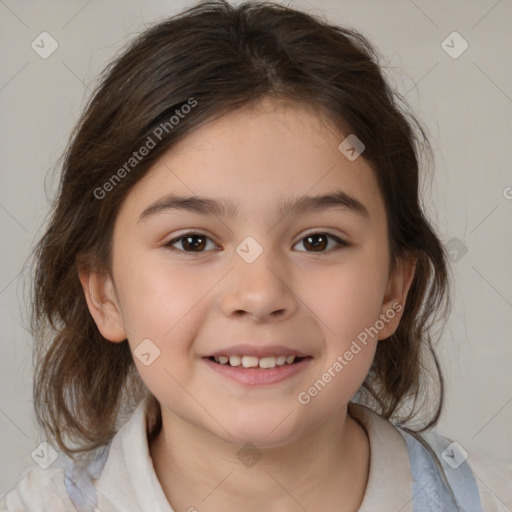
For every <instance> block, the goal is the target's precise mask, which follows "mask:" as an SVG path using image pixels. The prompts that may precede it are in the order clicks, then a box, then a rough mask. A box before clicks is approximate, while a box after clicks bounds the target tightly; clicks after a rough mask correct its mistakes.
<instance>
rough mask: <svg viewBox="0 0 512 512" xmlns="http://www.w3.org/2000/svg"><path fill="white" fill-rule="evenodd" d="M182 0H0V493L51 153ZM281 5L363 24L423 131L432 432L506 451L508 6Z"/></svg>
mask: <svg viewBox="0 0 512 512" xmlns="http://www.w3.org/2000/svg"><path fill="white" fill-rule="evenodd" d="M193 4H195V2H191V1H163V0H152V1H144V2H142V1H135V0H130V1H127V0H122V1H121V0H110V1H108V2H106V1H104V2H102V1H100V0H91V1H82V0H80V1H78V0H73V1H69V0H68V1H64V0H62V1H56V0H47V1H43V2H41V1H37V2H36V1H28V0H27V1H14V0H0V40H1V48H2V60H1V62H2V64H1V69H0V108H1V113H2V115H1V120H0V130H1V132H0V144H1V157H2V158H1V165H2V167H1V173H0V180H1V181H0V233H1V241H0V247H1V252H0V322H1V326H2V335H1V336H2V338H1V358H0V379H1V387H0V433H1V438H0V461H2V464H1V465H0V496H3V495H4V493H6V492H7V491H8V490H9V489H10V488H11V487H12V486H13V485H15V484H16V482H17V479H18V477H19V475H20V473H21V471H22V470H23V469H24V468H25V467H27V466H28V465H31V464H34V462H33V460H32V458H31V454H32V452H33V451H34V450H35V448H36V447H37V446H38V445H39V443H40V442H41V441H43V440H44V437H43V436H42V433H41V431H40V430H39V429H38V428H37V427H36V423H35V418H34V414H33V407H32V376H33V366H32V339H31V337H30V335H29V334H28V332H27V331H26V329H25V328H24V327H25V326H26V324H25V322H26V318H27V311H26V304H24V303H23V290H24V287H26V284H24V281H26V279H28V277H29V276H28V275H27V273H26V271H24V270H23V268H24V264H25V261H26V259H27V257H28V255H29V252H30V249H31V247H32V246H33V243H34V241H35V239H36V238H37V237H38V236H39V235H40V233H41V229H42V227H43V226H42V223H43V219H44V216H45V215H46V213H47V211H48V209H49V201H48V198H52V197H53V194H54V192H55V187H54V186H55V183H56V181H55V180H53V181H52V179H51V177H52V176H53V173H55V171H54V169H55V167H56V163H57V159H58V158H59V156H60V155H61V153H62V151H63V149H64V147H65V145H66V143H67V140H68V137H69V134H70V131H71V129H72V127H73V126H74V124H75V122H76V120H77V118H78V116H79V114H80V112H81V110H82V108H83V107H84V105H85V101H86V99H87V98H88V97H89V94H90V92H91V90H92V88H93V87H94V85H96V83H97V76H98V74H99V72H100V71H101V70H102V69H103V67H104V66H105V65H106V63H107V62H108V61H109V60H110V59H111V58H112V57H113V55H114V54H115V53H117V52H118V51H119V50H120V49H121V47H122V46H123V45H124V44H126V42H128V41H129V40H130V39H132V38H133V37H134V36H136V35H137V34H138V33H139V32H141V31H142V30H143V29H144V28H146V27H147V26H149V24H151V23H152V22H154V21H158V20H162V19H163V18H165V17H167V16H170V15H173V14H175V13H177V12H179V11H181V10H182V9H184V8H185V7H189V6H192V5H193ZM288 5H291V6H296V7H299V8H305V9H307V10H309V11H310V12H312V13H315V14H322V13H323V14H324V15H325V16H326V17H327V18H328V19H329V20H330V21H332V22H334V23H338V24H342V25H348V26H351V27H353V28H356V29H358V30H359V31H361V32H362V33H363V34H364V35H366V36H367V37H368V38H369V39H370V41H371V42H373V43H374V44H375V45H376V47H377V48H378V50H379V51H380V53H381V56H382V58H383V60H382V64H383V65H384V66H385V68H386V76H388V79H389V80H390V81H391V83H392V85H393V86H394V87H396V88H397V89H398V90H399V91H400V92H401V93H402V94H405V97H406V100H407V101H408V102H409V105H410V107H411V109H412V111H413V113H414V114H415V115H417V116H419V117H420V119H421V120H422V121H423V124H424V126H426V128H427V130H428V133H429V136H430V139H431V142H432V145H433V147H434V149H435V158H436V160H435V174H434V179H433V183H432V186H431V187H430V188H426V189H425V204H426V206H427V208H428V214H429V216H430V218H431V219H432V222H433V224H434V226H435V227H437V229H438V232H439V235H440V237H441V238H442V240H443V242H445V243H446V244H448V248H449V250H450V251H451V255H452V261H451V262H450V264H451V266H452V270H453V276H454V278H455V279H454V287H455V295H454V306H453V313H452V316H451V318H450V320H449V321H448V323H447V324H446V328H445V330H444V333H443V335H442V342H441V344H440V348H439V356H440V358H441V362H442V365H443V370H444V374H445V377H446V382H447V395H446V398H447V399H446V408H445V410H444V413H443V416H442V419H441V421H440V423H439V425H438V430H439V432H441V433H442V434H444V435H446V436H448V437H450V438H452V439H455V440H457V441H458V442H459V444H460V445H461V446H463V447H464V448H465V449H466V450H467V451H469V452H470V453H471V451H479V452H480V453H483V454H485V455H488V456H491V457H494V458H497V459H501V460H504V461H508V462H512V435H511V434H512V371H511V370H512V343H511V337H512V336H511V331H512V273H511V262H512V258H511V256H512V229H511V219H512V168H511V163H510V162H511V161H512V67H511V65H510V62H511V61H510V56H511V54H512V37H511V32H510V20H511V19H512V3H511V2H510V1H509V0H503V1H496V0H472V1H468V0H458V1H451V2H446V1H444V0H443V1H441V0H435V1H432V0H430V1H427V0H414V1H413V0H387V1H386V2H383V1H378V0H317V1H316V2H314V3H313V2H307V1H302V0H301V1H296V2H289V3H288ZM42 32H48V33H49V34H50V35H51V37H52V38H53V39H55V41H57V43H58V48H57V50H56V51H55V52H54V53H53V54H52V55H51V56H50V57H48V58H47V59H43V58H41V56H40V55H39V54H38V53H36V51H34V50H33V49H32V47H31V43H32V41H34V40H35V39H36V38H37V37H38V36H39V35H40V34H41V33H42ZM453 32H457V34H453ZM443 41H445V42H444V43H443ZM466 44H467V45H468V47H467V49H466V50H465V51H464V52H462V53H460V52H461V51H462V50H463V49H464V48H465V46H466ZM450 53H451V55H450ZM45 182H46V189H45Z"/></svg>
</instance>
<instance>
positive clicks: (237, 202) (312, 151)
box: [120, 99, 385, 222]
mask: <svg viewBox="0 0 512 512" xmlns="http://www.w3.org/2000/svg"><path fill="white" fill-rule="evenodd" d="M347 135H348V134H345V135H343V134H341V133H339V131H338V130H336V129H334V128H333V127H332V126H331V125H330V124H329V123H328V122H326V120H325V119H324V118H323V117H321V116H320V115H319V114H317V113H315V111H314V110H313V109H312V108H311V107H310V106H308V105H302V104H298V103H290V102H286V103H285V102H281V101H280V102H278V101H274V100H268V99H266V100H263V101H260V102H258V103H254V104H251V105H248V106H244V107H243V108H240V109H238V110H235V111H232V112H230V113H227V114H225V115H223V116H221V117H219V118H217V119H215V120H213V121H210V122H208V123H207V124H205V125H203V126H201V127H199V128H198V129H196V130H195V131H194V132H192V133H190V134H189V135H188V136H187V137H185V138H184V139H182V140H181V141H180V142H179V143H178V144H176V145H175V146H174V147H172V148H171V149H170V150H169V151H168V152H167V153H166V154H164V156H163V157H162V158H160V160H159V161H158V162H156V163H155V164H154V165H153V167H152V168H151V169H150V170H149V171H148V172H147V174H146V175H145V176H144V178H142V179H141V180H140V181H139V182H138V183H137V184H136V185H135V187H134V188H133V189H132V191H131V192H130V194H129V195H128V197H127V198H126V200H125V202H124V204H123V208H122V211H121V212H120V215H121V214H123V215H125V214H126V215H129V216H130V217H131V221H132V222H137V221H138V220H139V217H140V215H141V214H142V213H143V212H144V210H146V209H147V207H148V205H150V204H151V203H154V202H155V201H156V200H158V199H159V198H163V197H164V196H166V195H167V194H170V193H178V194H179V195H182V196H185V195H186V196H189V197H190V196H195V195H197V196H201V197H209V198H219V199H220V200H224V199H225V200H229V202H230V203H231V205H232V208H231V209H232V210H236V215H237V216H238V217H239V218H242V217H245V216H249V217H248V218H254V214H255V213H256V214H258V215H259V216H260V217H263V216H268V215H270V214H271V210H272V209H275V212H276V214H277V213H278V211H279V213H281V214H282V209H283V208H282V206H283V204H285V203H289V202H291V200H292V199H294V198H295V199H297V198H300V197H303V196H312V195H314V196H318V195H322V194H326V193H331V192H333V191H340V190H341V191H343V192H345V193H346V194H347V195H349V196H350V197H353V198H356V199H357V200H358V201H359V202H361V203H362V204H364V205H365V207H366V208H367V210H368V211H369V213H370V216H371V217H375V218H379V217H382V216H383V214H384V216H385V211H384V205H383V202H382V199H381V197H380V193H379V190H378V185H377V182H376V179H375V176H374V172H373V169H372V168H371V166H370V165H369V164H368V163H367V162H366V161H365V160H364V159H363V158H361V157H359V158H357V159H356V160H354V161H350V160H348V159H347V158H346V157H345V156H344V154H342V153H341V151H340V150H339V145H340V143H341V142H342V140H343V139H344V137H346V136H347Z"/></svg>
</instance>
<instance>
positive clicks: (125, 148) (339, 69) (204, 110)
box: [31, 1, 449, 456]
mask: <svg viewBox="0 0 512 512" xmlns="http://www.w3.org/2000/svg"><path fill="white" fill-rule="evenodd" d="M264 96H270V97H272V98H275V99H285V100H291V101H296V102H301V103H303V104H306V103H307V104H308V105H312V106H314V108H315V109H316V111H317V112H318V114H319V115H321V116H322V118H324V119H326V120H328V122H329V123H330V124H331V125H332V126H333V127H334V128H337V129H339V130H340V133H342V132H343V133H345V134H348V133H353V134H355V135H356V136H357V137H358V138H359V139H360V140H361V141H363V142H364V144H365V146H366V148H365V151H364V153H363V155H362V157H363V158H365V159H366V160H367V161H368V162H369V163H370V164H371V165H372V168H373V169H374V171H375V173H376V177H377V180H378V184H379V187H380V190H381V193H382V196H383V198H384V202H385V205H386V209H387V215H388V226H389V228H388V229H389V250H390V256H391V270H392V269H394V268H395V265H396V263H397V262H398V261H399V259H400V258H408V257H410V255H413V256H414V257H415V258H417V264H416V273H415V277H414V280H413V282H412V285H411V288H410V291H409V295H408V298H407V302H406V305H405V307H404V312H403V317H402V319H401V322H400V325H399V327H398V329H397V330H396V332H395V333H394V334H393V335H392V336H391V337H390V338H388V339H387V340H386V341H385V342H380V343H378V346H377V351H376V355H375V358H374V362H373V365H372V367H371V370H370V372H369V374H368V376H367V378H366V380H365V382H364V384H363V386H362V388H361V390H360V394H361V396H360V401H361V402H362V403H366V404H369V405H370V406H372V407H374V408H375V409H378V412H379V413H380V414H382V416H383V417H385V418H395V419H396V421H397V422H400V423H401V424H404V425H405V422H406V421H410V420H412V419H414V418H415V417H416V415H417V414H418V412H419V411H423V412H424V408H423V406H424V405H425V406H426V405H429V404H431V402H433V405H434V408H433V412H432V414H431V415H430V417H429V418H428V417H427V418H426V419H425V421H424V422H423V429H421V430H420V429H418V430H417V431H418V432H421V431H422V430H425V429H426V428H429V427H431V426H433V425H434V424H435V423H436V422H437V421H438V419H439V416H440V413H441V408H442V405H443V393H444V385H443V378H442V375H441V371H440V368H439V364H438V360H437V358H436V355H435V353H434V349H433V337H432V328H433V326H434V323H435V321H436V320H437V318H438V315H440V314H441V313H443V312H444V314H445V315H446V314H447V313H448V309H449V308H448V306H449V301H448V300H447V298H448V295H449V280H448V273H447V270H448V269H447V263H446V262H447V260H446V255H445V252H444V248H443V246H442V244H441V243H440V241H439V239H438V238H437V236H436V234H435V233H434V231H433V229H432V228H431V227H430V224H429V222H428V221H427V219H426V217H425V215H424V213H423V208H422V206H421V204H420V197H419V193H420V190H419V189H420V183H419V157H420V156H421V155H422V154H426V155H428V154H429V153H431V149H430V146H429V143H428V139H427V136H426V135H425V131H424V130H423V129H422V128H421V126H420V125H419V124H418V122H417V121H416V120H415V118H414V117H413V116H412V115H410V114H408V113H407V110H406V109H404V108H403V106H402V105H405V101H404V100H403V98H402V97H401V96H399V95H398V93H396V92H394V91H392V89H391V88H390V86H389V85H388V83H387V82H386V80H385V79H384V77H383V74H382V71H381V67H380V66H379V57H378V54H377V53H376V51H375V49H374V48H373V47H372V45H371V44H370V43H369V41H368V40H367V39H366V38H365V37H363V36H362V35H361V34H360V33H358V32H356V31H354V30H351V29H347V28H341V27H339V26H334V25H330V24H329V23H328V22H327V21H326V20H323V19H321V18H320V17H318V16H313V15H309V14H306V13H304V12H301V11H297V10H294V9H291V8H288V7H285V6H282V5H278V4H274V3H271V2H260V3H254V2H252V3H251V2H247V3H244V4H241V5H238V6H232V5H230V4H228V3H227V2H225V1H218V2H205V3H201V4H198V5H197V6H195V7H193V8H190V9H188V10H187V11H184V12H182V13H181V14H180V15H178V16H175V17H172V18H169V19H167V20H165V21H163V22H160V23H158V24H156V25H155V26H153V27H151V28H150V29H148V30H147V31H146V32H144V33H143V34H141V35H140V36H139V37H137V38H136V39H135V40H134V41H133V42H132V43H131V44H130V45H129V47H128V48H127V50H126V51H124V52H123V53H122V54H121V55H120V56H118V57H117V58H116V59H115V60H114V61H113V62H111V63H110V64H109V66H107V68H106V69H105V71H104V72H103V74H102V76H101V82H100V84H99V85H98V87H97V89H96V91H95V93H94V94H93V96H92V98H91V100H90V101H89V103H88V105H87V107H86V109H85V112H84V113H83V115H82V117H81V119H80V120H79V122H78V124H77V126H76V128H75V130H74V132H73V134H72V137H71V140H70V142H69V145H68V148H67V150H66V152H65V154H64V155H63V169H62V174H61V179H60V186H59V191H58V196H57V199H56V201H55V203H54V204H53V205H52V210H51V212H50V213H49V215H50V219H49V223H48V226H47V228H46V231H45V233H44V235H43V236H42V238H41V239H40V241H39V242H38V244H37V246H36V248H35V249H34V258H35V263H36V265H35V266H36V268H35V273H34V279H33V291H32V317H31V330H32V334H33V336H34V339H35V349H34V354H35V356H36V363H35V379H34V407H35V411H36V416H37V420H38V422H39V424H40V425H41V426H42V427H43V429H44V430H45V432H46V434H47V435H48V437H49V438H54V439H55V440H56V442H57V444H58V446H59V447H60V448H61V449H62V450H63V451H64V452H65V453H67V454H68V455H70V456H73V455H72V454H74V453H81V452H86V451H89V450H92V449H95V448H98V447H100V446H102V445H104V444H106V443H108V442H109V441H110V440H111V438H112V437H113V436H114V435H115V433H116V431H117V428H118V426H119V425H118V423H117V422H118V421H120V418H121V417H123V415H126V416H128V415H129V414H130V411H131V410H132V409H133V407H134V406H135V405H136V404H137V403H138V402H139V401H140V400H141V399H142V398H144V397H145V396H146V395H148V394H149V395H150V399H151V400H152V402H151V403H152V405H153V407H154V408H155V410H156V408H157V407H158V402H157V401H156V398H155V397H153V396H152V395H151V393H150V392H149V390H148V389H147V388H146V387H145V385H144V383H143V382H142V380H141V379H140V377H139V375H138V372H137V371H136V367H135V364H134V361H133V357H132V354H131V351H130V347H129V345H128V342H127V340H125V341H124V342H122V343H111V342H109V341H108V340H106V339H105V338H103V337H102V336H101V334H100V332H99V330H98V329H97V326H96V324H95V322H94V320H93V318H92V316H91V315H90V313H89V310H88V308H87V303H86V300H85V297H84V292H83V289H82V287H81V283H80V281H79V278H78V268H79V266H83V267H84V268H89V269H91V270H92V269H94V270H96V271H101V272H104V273H106V274H108V273H110V271H111V259H110V256H111V241H112V232H113V226H114V223H115V221H116V217H117V213H118V211H119V207H120V205H121V203H122V202H123V200H124V198H125V197H126V196H127V194H128V193H129V192H130V190H131V189H132V187H133V186H134V185H135V184H136V183H137V182H138V181H139V180H140V179H141V178H142V177H143V176H144V175H145V173H146V172H147V170H148V169H149V168H150V167H151V166H152V164H153V163H154V162H155V161H156V160H157V159H158V158H160V157H161V156H162V155H163V154H164V153H165V152H167V151H168V150H169V149H170V148H171V147H173V145H175V144H176V142H177V141H179V140H181V139H183V138H184V137H185V136H187V134H189V133H190V132H192V131H193V130H195V129H197V128H198V127H200V126H201V125H202V124H204V123H205V122H207V121H210V120H212V119H214V118H217V117H219V116H222V115H223V114H225V113H227V112H230V111H232V110H234V109H236V108H238V107H241V106H243V105H246V104H249V103H250V102H253V101H256V100H258V99H261V98H263V97H264ZM193 102H195V103H194V104H195V106H194V108H188V109H185V108H184V106H185V105H189V106H190V105H192V103H193ZM179 112H188V113H187V115H186V116H185V115H183V116H180V119H179V122H178V123H174V124H173V126H172V127H171V126H170V123H169V119H170V118H171V116H173V115H177V114H178V113H179ZM165 123H167V124H165ZM164 125H165V126H166V130H162V128H161V127H162V126H164ZM158 127H160V131H159V132H157V133H160V132H162V134H164V135H165V137H164V136H162V137H161V140H159V141H158V144H156V146H155V147H154V148H153V149H152V150H151V151H150V152H149V153H148V154H147V156H145V157H144V158H143V159H141V160H140V161H137V163H136V165H133V166H132V167H133V168H132V169H128V168H127V167H126V162H127V161H129V159H130V158H131V157H132V154H133V152H134V151H135V150H137V149H138V148H140V147H142V146H143V145H144V144H146V143H147V141H148V137H152V136H153V138H154V134H155V130H157V129H158ZM164 132H165V133H164ZM340 142H341V139H340ZM132 163H133V162H132ZM123 165H124V169H125V171H126V172H120V169H122V168H123ZM118 170H119V171H118ZM116 173H117V176H118V178H120V179H118V180H117V178H116V180H115V182H113V181H112V180H113V178H114V177H115V176H114V175H116ZM121 175H122V176H121ZM121 177H122V179H121ZM107 182H109V183H110V184H111V186H106V185H105V184H106V183H107ZM107 188H108V193H104V191H105V190H107ZM99 191H100V192H101V193H100V192H99ZM102 191H103V192H102ZM429 358H430V360H433V361H434V365H433V367H432V369H434V370H435V372H434V373H431V372H430V370H429V366H428V364H427V361H428V359H429ZM428 377H430V378H428ZM431 384H432V385H436V386H437V391H436V393H435V394H432V393H430V395H429V394H428V393H427V390H429V389H430V385H431ZM428 396H430V397H431V398H433V400H432V401H430V400H428V399H427V397H428ZM410 400H412V401H413V403H412V406H411V410H410V411H409V413H408V414H407V415H405V416H403V417H399V416H398V413H399V412H400V411H401V410H402V408H403V406H404V404H406V403H409V404H410ZM422 400H423V401H424V402H425V403H422V405H421V407H420V405H419V402H421V401H422ZM417 402H418V403H417ZM64 436H69V439H70V440H72V441H76V442H77V443H76V446H75V447H72V446H71V445H67V444H66V442H65V439H64Z"/></svg>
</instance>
